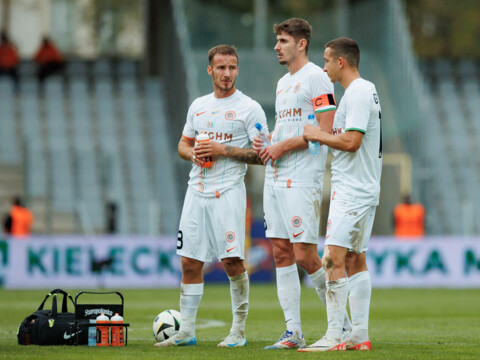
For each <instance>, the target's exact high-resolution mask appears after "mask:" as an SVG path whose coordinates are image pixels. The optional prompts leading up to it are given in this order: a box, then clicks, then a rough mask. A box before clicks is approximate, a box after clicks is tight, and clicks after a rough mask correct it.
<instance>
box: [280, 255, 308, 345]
mask: <svg viewBox="0 0 480 360" xmlns="http://www.w3.org/2000/svg"><path fill="white" fill-rule="evenodd" d="M276 272H277V294H278V300H279V301H280V306H281V307H282V310H283V315H284V316H285V323H286V324H287V330H288V331H291V332H292V333H294V334H295V335H297V336H299V337H300V336H302V321H301V319H300V291H301V289H300V278H299V277H298V269H297V265H296V264H293V265H290V266H287V267H282V268H277V269H276Z"/></svg>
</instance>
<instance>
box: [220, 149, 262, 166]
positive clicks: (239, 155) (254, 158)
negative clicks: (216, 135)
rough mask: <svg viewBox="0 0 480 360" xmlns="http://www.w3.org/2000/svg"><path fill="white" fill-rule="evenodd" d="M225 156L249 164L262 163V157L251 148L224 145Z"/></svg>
mask: <svg viewBox="0 0 480 360" xmlns="http://www.w3.org/2000/svg"><path fill="white" fill-rule="evenodd" d="M225 154H226V155H225V156H227V157H229V158H232V159H235V160H237V161H240V162H242V163H245V164H250V165H263V162H262V159H260V157H259V156H258V154H257V152H256V151H255V150H253V148H249V149H242V148H237V147H233V146H228V145H227V146H225Z"/></svg>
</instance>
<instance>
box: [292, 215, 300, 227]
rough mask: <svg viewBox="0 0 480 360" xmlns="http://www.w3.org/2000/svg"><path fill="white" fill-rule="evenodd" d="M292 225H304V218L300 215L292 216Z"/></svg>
mask: <svg viewBox="0 0 480 360" xmlns="http://www.w3.org/2000/svg"><path fill="white" fill-rule="evenodd" d="M292 225H293V226H294V227H299V226H301V225H302V218H301V217H300V216H294V217H293V218H292Z"/></svg>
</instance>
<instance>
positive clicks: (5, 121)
mask: <svg viewBox="0 0 480 360" xmlns="http://www.w3.org/2000/svg"><path fill="white" fill-rule="evenodd" d="M15 106H16V101H15V94H14V86H13V82H11V81H10V79H7V78H1V79H0V161H1V162H2V163H3V164H7V165H17V164H20V154H19V144H18V138H17V129H16V121H15V119H16V116H15V112H16V110H15Z"/></svg>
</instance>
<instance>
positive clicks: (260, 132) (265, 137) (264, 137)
mask: <svg viewBox="0 0 480 360" xmlns="http://www.w3.org/2000/svg"><path fill="white" fill-rule="evenodd" d="M255 127H256V129H257V130H258V137H259V138H260V139H261V140H262V141H263V146H262V149H263V148H264V147H265V146H268V145H270V140H268V135H267V134H265V131H263V127H262V124H260V123H256V124H255Z"/></svg>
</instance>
